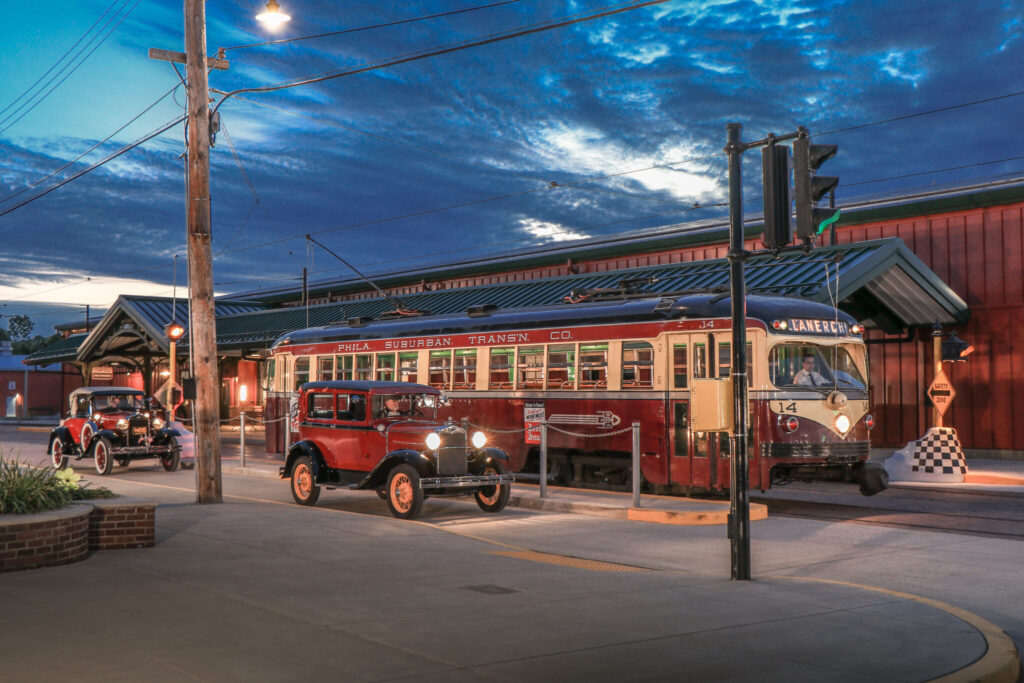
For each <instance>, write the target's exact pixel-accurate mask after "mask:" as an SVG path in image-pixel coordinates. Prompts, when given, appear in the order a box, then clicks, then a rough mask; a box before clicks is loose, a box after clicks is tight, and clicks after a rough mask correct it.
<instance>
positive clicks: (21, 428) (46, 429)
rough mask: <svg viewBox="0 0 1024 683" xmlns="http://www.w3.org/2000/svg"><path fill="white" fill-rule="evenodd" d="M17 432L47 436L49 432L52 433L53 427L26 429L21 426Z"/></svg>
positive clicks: (26, 427)
mask: <svg viewBox="0 0 1024 683" xmlns="http://www.w3.org/2000/svg"><path fill="white" fill-rule="evenodd" d="M18 431H19V432H40V433H43V434H49V433H50V432H52V431H53V427H28V426H21V427H18Z"/></svg>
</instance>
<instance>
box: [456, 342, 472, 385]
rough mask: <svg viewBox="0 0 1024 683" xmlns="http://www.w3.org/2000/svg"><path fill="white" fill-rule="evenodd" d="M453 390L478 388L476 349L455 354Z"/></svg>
mask: <svg viewBox="0 0 1024 683" xmlns="http://www.w3.org/2000/svg"><path fill="white" fill-rule="evenodd" d="M452 374H453V376H454V377H455V382H454V384H453V385H452V388H453V389H475V388H476V349H459V350H458V351H456V352H455V367H454V372H453V373H452Z"/></svg>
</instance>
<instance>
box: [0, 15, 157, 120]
mask: <svg viewBox="0 0 1024 683" xmlns="http://www.w3.org/2000/svg"><path fill="white" fill-rule="evenodd" d="M128 1H129V0H125V4H124V5H122V9H123V8H124V7H127V5H128ZM140 2H142V0H135V4H134V5H132V6H131V7H129V8H128V11H127V12H125V13H124V14H123V15H122V16H121V17H120V19H118V20H117V23H116V24H114V26H113V28H111V29H110V30H109V31H107V33H106V34H105V35H104V36H103V37H102V38H100V40H99V42H98V43H96V44H95V45H94V46H93V47H92V49H91V50H89V52H88V54H86V55H85V57H82V59H81V60H79V61H78V63H77V64H75V65H74V66H73V67H72V68H71V70H70V71H68V72H67V73H66V74H64V77H63V78H61V79H60V80H59V81H57V82H56V83H55V84H54V85H53V87H51V88H50V89H49V90H47V91H46V92H45V93H44V94H43V95H42V97H39V98H38V99H37V100H36V101H35V102H34V103H33V104H32V106H30V107H29V108H28V109H26V110H25V111H24V112H22V114H21V115H20V116H18V118H16V119H14V120H13V121H11V122H10V123H8V124H7V125H3V124H4V123H5V122H6V121H8V120H9V119H10V118H11V117H12V116H14V115H15V114H17V113H18V111H20V110H21V109H22V108H24V107H25V105H26V104H28V102H29V101H31V98H30V99H29V100H26V101H25V102H23V103H22V105H21V106H20V107H18V109H16V110H14V111H13V112H11V113H10V114H8V115H7V118H5V119H4V120H3V121H0V126H3V127H2V128H0V133H4V132H5V131H6V130H7V129H9V128H10V127H11V126H13V125H14V124H16V123H18V121H21V120H22V119H23V118H25V116H27V115H28V113H29V112H31V111H32V110H33V109H35V108H36V107H37V106H39V104H41V103H42V102H43V100H45V99H46V98H47V97H49V96H50V95H51V94H52V93H53V91H54V90H56V89H57V88H59V87H60V85H61V84H62V83H63V82H64V81H66V80H67V79H68V77H69V76H71V74H73V73H75V71H77V70H78V67H80V66H82V65H83V64H85V62H86V61H87V60H88V59H89V57H91V56H92V53H94V52H96V50H98V49H99V47H100V46H101V45H103V43H104V42H106V40H107V38H109V37H110V35H111V34H112V33H113V32H114V31H116V30H117V28H118V27H119V26H120V25H121V24H122V22H124V20H125V19H127V18H128V15H129V14H131V13H132V11H133V10H134V9H135V8H136V7H138V5H139V3H140ZM120 11H121V10H118V12H120ZM115 18H117V14H115V15H114V16H112V17H111V18H110V19H109V20H107V23H106V24H104V26H103V28H102V29H100V31H103V30H106V28H107V26H109V25H110V22H111V21H113V20H114V19H115ZM97 35H99V34H97ZM94 39H95V37H94V38H92V39H90V43H91V42H92V41H93V40H94ZM88 46H89V44H88V43H87V44H86V45H84V46H83V47H82V49H81V50H79V52H78V54H76V55H75V57H74V58H73V59H77V58H78V55H80V54H81V53H82V52H83V51H84V50H85V49H86V48H87V47H88ZM70 65H71V62H68V63H67V64H65V65H64V67H62V68H61V70H60V71H59V72H57V74H56V75H55V76H54V78H56V77H57V76H59V75H60V74H61V73H63V72H64V70H65V69H66V68H67V67H68V66H70ZM52 80H53V79H51V81H50V82H52ZM47 85H49V83H47ZM44 87H45V86H44ZM38 94H39V93H38V92H37V93H36V95H38ZM32 97H35V95H33V96H32Z"/></svg>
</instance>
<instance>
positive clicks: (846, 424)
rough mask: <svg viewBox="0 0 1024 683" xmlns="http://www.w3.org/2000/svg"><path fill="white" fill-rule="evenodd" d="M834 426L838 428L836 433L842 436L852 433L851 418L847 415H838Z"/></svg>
mask: <svg viewBox="0 0 1024 683" xmlns="http://www.w3.org/2000/svg"><path fill="white" fill-rule="evenodd" d="M833 424H834V425H835V426H836V431H838V432H839V433H840V434H845V433H846V432H848V431H850V418H848V417H847V416H845V415H836V419H835V421H834V422H833Z"/></svg>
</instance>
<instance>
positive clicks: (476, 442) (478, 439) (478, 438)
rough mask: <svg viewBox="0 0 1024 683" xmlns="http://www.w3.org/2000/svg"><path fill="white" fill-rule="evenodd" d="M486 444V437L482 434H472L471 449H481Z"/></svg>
mask: <svg viewBox="0 0 1024 683" xmlns="http://www.w3.org/2000/svg"><path fill="white" fill-rule="evenodd" d="M486 443H487V435H486V434H484V433H483V432H475V433H474V434H473V448H483V447H484V445H485V444H486Z"/></svg>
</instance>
